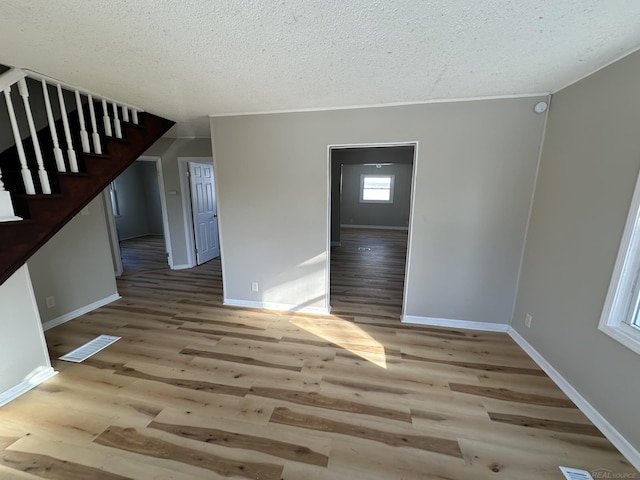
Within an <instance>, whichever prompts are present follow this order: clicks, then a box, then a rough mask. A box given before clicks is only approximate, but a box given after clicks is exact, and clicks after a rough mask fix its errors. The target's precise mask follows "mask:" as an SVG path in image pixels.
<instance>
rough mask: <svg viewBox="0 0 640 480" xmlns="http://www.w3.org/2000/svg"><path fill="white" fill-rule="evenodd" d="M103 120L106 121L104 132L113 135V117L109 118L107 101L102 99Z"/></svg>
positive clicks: (108, 135) (109, 135)
mask: <svg viewBox="0 0 640 480" xmlns="http://www.w3.org/2000/svg"><path fill="white" fill-rule="evenodd" d="M102 113H103V116H102V120H103V121H104V134H105V135H106V136H107V137H113V132H112V131H111V119H110V118H109V109H108V108H107V101H106V100H105V99H104V98H103V99H102Z"/></svg>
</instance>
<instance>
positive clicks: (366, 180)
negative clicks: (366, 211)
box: [360, 174, 395, 203]
mask: <svg viewBox="0 0 640 480" xmlns="http://www.w3.org/2000/svg"><path fill="white" fill-rule="evenodd" d="M394 179H395V175H364V174H363V175H360V202H361V203H393V182H394Z"/></svg>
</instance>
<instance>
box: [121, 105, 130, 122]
mask: <svg viewBox="0 0 640 480" xmlns="http://www.w3.org/2000/svg"><path fill="white" fill-rule="evenodd" d="M122 121H123V122H127V123H129V107H122Z"/></svg>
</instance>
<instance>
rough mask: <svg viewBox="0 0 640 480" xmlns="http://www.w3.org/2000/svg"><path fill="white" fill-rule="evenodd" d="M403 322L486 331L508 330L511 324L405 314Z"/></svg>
mask: <svg viewBox="0 0 640 480" xmlns="http://www.w3.org/2000/svg"><path fill="white" fill-rule="evenodd" d="M402 323H412V324H416V325H430V326H432V327H449V328H464V329H466V330H482V331H484V332H506V331H507V329H508V328H509V325H506V324H504V323H485V322H472V321H470V320H452V319H450V318H433V317H417V316H414V315H403V316H402Z"/></svg>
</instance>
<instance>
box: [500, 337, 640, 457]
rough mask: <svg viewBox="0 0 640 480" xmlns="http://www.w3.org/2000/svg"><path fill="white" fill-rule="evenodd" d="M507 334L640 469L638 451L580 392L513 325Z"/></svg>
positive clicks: (639, 453) (639, 454)
mask: <svg viewBox="0 0 640 480" xmlns="http://www.w3.org/2000/svg"><path fill="white" fill-rule="evenodd" d="M508 333H509V336H511V338H512V339H513V340H514V341H515V342H516V343H517V344H518V345H519V346H520V348H522V349H523V350H524V351H525V352H527V354H528V355H529V356H530V357H531V358H532V359H533V360H534V361H535V362H536V363H537V364H538V366H540V368H541V369H542V370H544V372H545V373H546V374H547V375H549V378H551V380H553V381H554V382H555V383H556V385H558V387H560V390H562V391H563V392H564V393H565V395H566V396H567V397H569V398H570V399H571V401H572V402H573V403H575V404H576V406H577V407H578V408H579V409H580V411H581V412H582V413H584V414H585V415H586V417H587V418H588V419H589V420H591V422H592V423H593V424H594V425H595V426H596V427H598V428H599V429H600V431H601V432H602V433H603V434H604V436H605V437H607V438H608V439H609V441H610V442H611V443H613V445H614V446H615V447H616V448H617V449H618V450H619V451H620V453H622V455H624V456H625V457H626V459H627V460H628V461H629V463H631V464H632V465H633V466H634V467H635V468H636V469H637V470H640V452H638V450H636V448H635V447H634V446H633V445H631V444H630V443H629V442H628V441H627V439H626V438H624V437H623V436H622V434H621V433H620V432H618V430H616V429H615V427H614V426H613V425H611V424H610V423H609V422H608V421H607V419H606V418H604V417H603V416H602V415H601V414H600V413H599V412H598V411H597V410H596V409H595V408H594V407H593V406H592V405H591V404H590V403H589V402H588V401H587V399H585V398H584V397H583V396H582V395H581V394H580V392H578V391H577V390H576V389H575V388H574V387H573V386H572V385H571V384H570V383H569V382H568V381H567V380H566V379H565V378H564V377H563V376H562V375H560V373H559V372H558V371H557V370H556V369H555V368H553V365H551V364H550V363H549V362H548V361H547V360H546V359H545V358H544V357H543V356H542V355H541V354H540V353H539V352H538V351H537V350H536V349H535V348H533V347H532V346H531V344H530V343H529V342H527V341H526V340H525V339H524V338H523V337H522V336H521V335H520V334H519V333H518V332H517V331H516V330H515V329H513V327H511V326H510V327H509V329H508Z"/></svg>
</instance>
